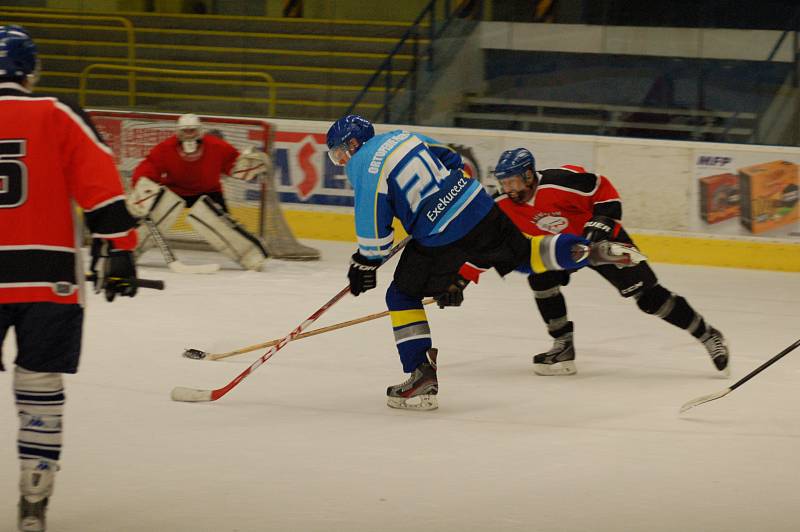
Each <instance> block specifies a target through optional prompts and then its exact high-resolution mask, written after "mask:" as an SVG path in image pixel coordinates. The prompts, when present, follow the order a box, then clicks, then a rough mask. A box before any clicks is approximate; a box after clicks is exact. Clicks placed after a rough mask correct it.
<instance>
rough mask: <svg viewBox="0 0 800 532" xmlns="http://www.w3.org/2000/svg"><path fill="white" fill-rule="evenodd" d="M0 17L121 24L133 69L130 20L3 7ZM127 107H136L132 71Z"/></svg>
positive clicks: (46, 24) (133, 40) (43, 24)
mask: <svg viewBox="0 0 800 532" xmlns="http://www.w3.org/2000/svg"><path fill="white" fill-rule="evenodd" d="M0 16H11V17H24V18H33V19H45V20H48V19H49V20H52V19H57V20H58V21H62V20H64V19H73V20H78V21H98V22H100V21H109V22H119V23H120V24H122V31H125V38H126V43H125V44H126V47H127V55H126V58H125V59H126V62H127V64H128V66H129V67H133V66H135V65H136V36H135V34H134V30H133V24H132V23H131V21H130V20H128V19H126V18H125V17H117V16H107V15H69V14H66V13H58V14H50V13H31V12H27V11H16V10H13V9H7V8H5V7H3V8H0ZM25 25H26V26H30V27H46V28H59V27H60V28H64V27H69V28H72V27H73V25H70V24H62V23H60V22H27V23H26V24H25ZM78 28H79V29H89V28H87V27H86V26H85V25H81V26H79V27H78ZM94 29H96V28H94ZM100 29H104V30H106V29H108V30H113V29H114V28H113V27H111V26H102V27H100ZM128 105H130V106H131V107H133V106H134V105H136V73H135V72H133V71H130V72H129V73H128Z"/></svg>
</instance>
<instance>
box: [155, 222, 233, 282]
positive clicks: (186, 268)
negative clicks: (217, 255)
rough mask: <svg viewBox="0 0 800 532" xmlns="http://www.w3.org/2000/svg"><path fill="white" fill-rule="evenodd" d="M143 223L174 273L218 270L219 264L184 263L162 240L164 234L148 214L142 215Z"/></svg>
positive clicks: (212, 271)
mask: <svg viewBox="0 0 800 532" xmlns="http://www.w3.org/2000/svg"><path fill="white" fill-rule="evenodd" d="M144 223H145V225H146V226H147V229H148V230H149V231H150V234H151V235H152V237H153V240H154V241H155V243H156V245H157V246H158V249H159V251H161V256H162V257H164V262H166V263H167V267H168V268H169V269H170V270H172V271H173V272H175V273H214V272H216V271H217V270H219V264H184V263H182V262H181V261H179V260H178V259H177V258H176V257H175V253H173V252H172V249H171V248H170V247H169V244H167V241H166V240H164V235H162V234H161V231H159V229H158V227H156V223H155V222H154V221H153V219H152V218H150V216H149V215H148V216H145V217H144Z"/></svg>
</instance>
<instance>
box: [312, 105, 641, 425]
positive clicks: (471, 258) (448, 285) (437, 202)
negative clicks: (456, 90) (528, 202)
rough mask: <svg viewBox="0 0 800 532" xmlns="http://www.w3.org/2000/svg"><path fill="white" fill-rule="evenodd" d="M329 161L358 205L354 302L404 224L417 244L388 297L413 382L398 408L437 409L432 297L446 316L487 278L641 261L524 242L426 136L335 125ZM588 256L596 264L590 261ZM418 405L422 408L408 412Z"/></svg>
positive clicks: (552, 242)
mask: <svg viewBox="0 0 800 532" xmlns="http://www.w3.org/2000/svg"><path fill="white" fill-rule="evenodd" d="M327 144H328V148H329V151H328V156H329V157H330V159H331V161H332V162H333V163H334V164H336V165H339V166H344V167H345V169H346V172H347V178H348V180H349V181H350V184H351V185H352V187H353V191H354V195H355V225H356V236H357V241H358V250H357V251H356V253H354V254H353V256H352V259H351V261H350V269H349V271H348V274H347V275H348V278H349V280H350V292H351V293H352V294H353V295H355V296H358V295H359V294H361V293H362V292H365V291H367V290H370V289H372V288H375V286H376V282H377V279H376V273H377V272H376V270H377V268H378V266H379V265H380V264H381V263H382V262H383V259H384V257H385V256H386V255H387V253H388V251H389V249H390V248H391V247H392V243H393V241H394V233H393V230H392V221H393V219H394V218H398V219H399V221H400V223H401V224H402V225H403V228H404V229H405V230H406V232H407V233H408V234H410V235H411V236H412V237H413V240H411V242H410V243H409V244H408V245H407V246H406V247H405V249H404V250H403V253H402V256H401V258H400V261H399V263H398V265H397V268H396V269H395V273H394V280H393V282H392V283H391V285H390V286H389V288H388V290H387V292H386V304H387V306H388V308H389V313H390V316H391V320H392V327H393V330H394V338H395V343H396V345H397V350H398V352H399V354H400V360H401V361H402V364H403V370H404V371H405V372H406V373H410V374H411V375H410V376H409V378H408V380H406V381H405V382H403V383H401V384H398V385H395V386H390V387H389V388H388V389H387V392H386V394H387V397H388V400H387V402H388V405H389V406H390V407H392V408H410V409H418V410H432V409H434V408H437V406H438V402H437V394H438V389H439V388H438V386H439V385H438V379H437V374H436V356H437V350H436V349H435V348H434V347H433V346H432V342H431V332H430V327H429V325H428V320H427V317H426V314H425V309H424V308H423V305H422V298H423V297H424V296H435V297H436V299H437V303H438V304H439V306H440V307H442V308H443V307H446V306H459V305H460V304H461V302H462V301H463V299H464V296H463V291H464V289H465V288H466V286H467V285H468V284H469V283H470V282H471V281H472V282H478V276H479V275H480V273H481V272H483V271H485V270H488V269H490V268H495V270H497V272H498V273H499V274H500V275H506V274H507V273H509V272H511V271H513V270H514V269H515V268H517V267H518V266H519V265H520V264H528V265H530V267H531V268H532V269H533V270H534V271H537V272H542V271H545V270H546V269H564V268H567V269H575V268H580V267H581V266H584V265H585V264H587V263H588V262H589V260H591V261H592V262H594V263H598V264H599V263H606V261H611V262H615V263H616V262H630V261H636V260H638V258H639V257H638V253H637V252H636V251H635V250H628V249H627V248H624V247H622V246H617V247H615V248H614V249H611V248H610V247H609V246H598V247H596V248H594V249H590V248H589V246H588V244H589V241H588V240H586V239H584V238H582V237H580V236H576V235H569V234H565V235H558V236H548V237H535V238H532V239H529V238H526V237H525V236H524V235H523V234H522V233H521V232H520V231H519V230H518V229H517V228H516V227H515V226H514V224H513V223H512V222H511V220H509V219H508V217H507V216H505V215H504V214H503V213H502V211H500V209H498V208H497V207H496V206H495V205H494V202H493V201H492V198H491V197H490V196H489V195H488V194H487V193H486V192H485V191H484V189H483V187H482V186H481V184H480V183H478V182H477V181H475V180H474V179H472V178H470V177H469V176H468V175H466V174H465V173H464V171H463V169H462V168H463V162H462V161H461V157H460V156H459V155H458V154H457V153H455V152H454V151H453V150H451V149H449V148H447V147H446V146H443V145H440V144H439V143H437V142H436V141H435V140H433V139H431V138H429V137H426V136H424V135H420V134H414V133H410V132H407V131H401V130H395V131H391V132H389V133H384V134H382V135H377V136H376V135H375V130H374V129H373V126H372V124H370V123H369V122H368V121H367V120H366V119H364V118H362V117H360V116H358V115H348V116H345V117H344V118H341V119H339V120H337V121H336V122H334V123H333V125H332V126H331V127H330V129H329V130H328V134H327ZM587 255H589V258H588V259H587ZM411 398H414V402H413V403H410V402H407V401H408V399H411Z"/></svg>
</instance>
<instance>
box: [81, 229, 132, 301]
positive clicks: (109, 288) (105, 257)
mask: <svg viewBox="0 0 800 532" xmlns="http://www.w3.org/2000/svg"><path fill="white" fill-rule="evenodd" d="M91 253H92V264H91V270H92V273H93V274H94V292H95V293H96V294H99V293H100V292H105V295H106V300H108V301H114V297H116V296H117V295H121V296H127V297H133V296H135V295H136V263H135V262H134V260H133V253H132V252H131V251H126V250H122V249H114V245H113V244H112V243H111V242H110V241H108V240H105V239H103V238H95V239H94V240H92V250H91Z"/></svg>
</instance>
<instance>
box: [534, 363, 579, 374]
mask: <svg viewBox="0 0 800 532" xmlns="http://www.w3.org/2000/svg"><path fill="white" fill-rule="evenodd" d="M533 372H534V373H536V374H537V375H542V376H543V377H552V376H557V375H575V374H576V373H578V369H577V368H576V367H575V362H573V361H572V360H567V361H564V362H556V363H555V364H534V365H533Z"/></svg>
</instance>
